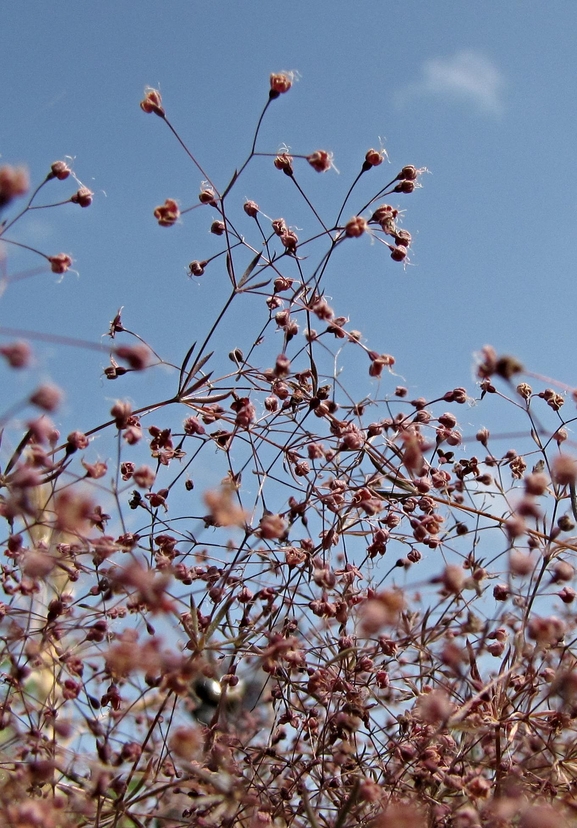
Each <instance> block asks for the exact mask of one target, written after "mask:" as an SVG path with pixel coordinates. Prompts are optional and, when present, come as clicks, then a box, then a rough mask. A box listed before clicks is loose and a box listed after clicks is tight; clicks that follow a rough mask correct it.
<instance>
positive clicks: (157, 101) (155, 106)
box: [140, 86, 165, 118]
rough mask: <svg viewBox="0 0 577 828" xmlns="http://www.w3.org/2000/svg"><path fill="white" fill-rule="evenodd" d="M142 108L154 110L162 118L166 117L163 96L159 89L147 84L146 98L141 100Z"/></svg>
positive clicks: (148, 110)
mask: <svg viewBox="0 0 577 828" xmlns="http://www.w3.org/2000/svg"><path fill="white" fill-rule="evenodd" d="M140 108H141V109H142V111H143V112H147V113H151V112H154V114H155V115H158V116H159V117H160V118H164V115H165V112H164V109H163V107H162V97H161V95H160V92H159V91H158V89H152V88H151V87H150V86H147V87H146V89H145V90H144V98H143V100H142V101H140Z"/></svg>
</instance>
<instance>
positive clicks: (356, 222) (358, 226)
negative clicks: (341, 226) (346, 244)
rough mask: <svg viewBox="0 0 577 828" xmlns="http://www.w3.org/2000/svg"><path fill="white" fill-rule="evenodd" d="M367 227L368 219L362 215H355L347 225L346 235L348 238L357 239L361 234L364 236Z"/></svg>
mask: <svg viewBox="0 0 577 828" xmlns="http://www.w3.org/2000/svg"><path fill="white" fill-rule="evenodd" d="M366 229H367V222H366V219H364V218H362V216H353V218H352V219H350V220H349V221H348V222H347V224H346V226H345V235H346V236H347V237H348V238H354V239H356V238H358V237H359V236H362V235H363V233H364V232H365V230H366Z"/></svg>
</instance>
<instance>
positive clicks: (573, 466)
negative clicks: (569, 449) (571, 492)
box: [551, 454, 577, 486]
mask: <svg viewBox="0 0 577 828" xmlns="http://www.w3.org/2000/svg"><path fill="white" fill-rule="evenodd" d="M551 477H552V479H553V481H554V482H555V483H558V484H559V485H560V486H567V485H570V484H574V483H575V481H576V479H577V461H576V460H575V459H574V458H573V457H569V455H567V454H560V455H558V456H557V457H555V459H554V460H553V463H552V464H551Z"/></svg>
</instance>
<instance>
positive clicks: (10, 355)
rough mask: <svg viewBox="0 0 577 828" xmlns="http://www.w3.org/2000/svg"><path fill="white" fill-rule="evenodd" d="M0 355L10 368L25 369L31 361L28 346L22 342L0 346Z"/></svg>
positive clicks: (30, 351) (30, 350)
mask: <svg viewBox="0 0 577 828" xmlns="http://www.w3.org/2000/svg"><path fill="white" fill-rule="evenodd" d="M0 354H2V356H3V357H4V359H5V360H6V362H7V363H8V365H9V366H10V367H11V368H27V367H28V365H29V364H30V360H31V359H32V349H31V347H30V345H29V344H28V343H27V342H24V341H22V340H21V341H19V342H9V343H8V345H2V346H0Z"/></svg>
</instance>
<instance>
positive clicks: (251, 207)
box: [243, 201, 258, 218]
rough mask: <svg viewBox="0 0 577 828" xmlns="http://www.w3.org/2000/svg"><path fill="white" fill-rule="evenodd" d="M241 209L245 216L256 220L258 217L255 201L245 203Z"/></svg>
mask: <svg viewBox="0 0 577 828" xmlns="http://www.w3.org/2000/svg"><path fill="white" fill-rule="evenodd" d="M243 209H244V212H245V213H246V214H247V216H250V217H251V218H256V217H257V215H258V204H257V203H256V201H245V203H244V205H243Z"/></svg>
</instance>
